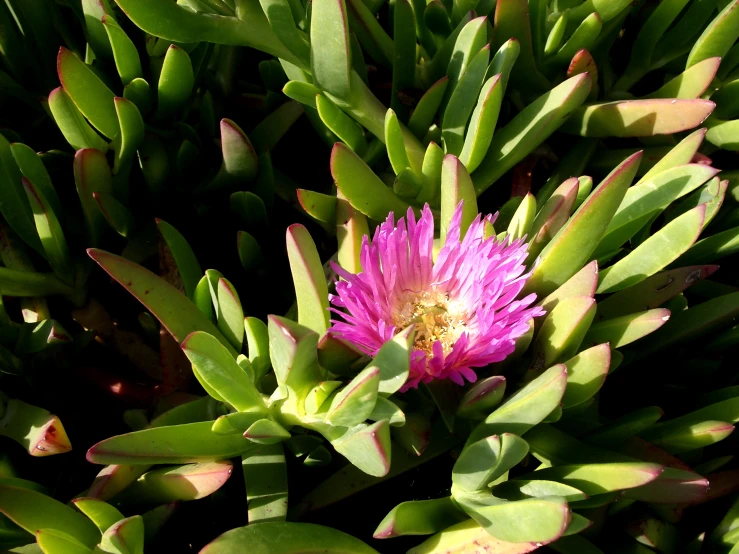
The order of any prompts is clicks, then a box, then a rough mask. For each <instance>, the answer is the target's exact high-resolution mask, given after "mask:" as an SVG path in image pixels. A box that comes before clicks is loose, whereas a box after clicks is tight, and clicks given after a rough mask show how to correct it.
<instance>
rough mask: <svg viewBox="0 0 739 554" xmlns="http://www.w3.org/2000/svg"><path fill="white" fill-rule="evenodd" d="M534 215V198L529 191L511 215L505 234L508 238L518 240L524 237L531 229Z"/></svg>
mask: <svg viewBox="0 0 739 554" xmlns="http://www.w3.org/2000/svg"><path fill="white" fill-rule="evenodd" d="M535 217H536V199H535V198H534V195H533V194H531V193H530V192H529V193H527V194H526V196H524V197H523V199H522V200H521V203H520V204H519V205H518V208H516V211H515V212H514V213H513V217H511V221H510V223H508V228H507V229H506V234H507V235H508V237H510V240H518V239H522V238H524V237H525V236H526V235H528V234H529V232H530V231H531V227H532V225H533V224H534V218H535Z"/></svg>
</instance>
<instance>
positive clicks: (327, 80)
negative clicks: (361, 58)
mask: <svg viewBox="0 0 739 554" xmlns="http://www.w3.org/2000/svg"><path fill="white" fill-rule="evenodd" d="M346 17H347V16H346V5H345V3H344V0H318V1H317V2H315V3H314V4H313V5H312V8H311V25H310V42H311V73H312V75H313V81H314V83H315V85H316V86H317V87H318V88H320V89H322V90H325V91H326V92H328V93H330V94H332V95H333V96H336V97H337V98H341V99H343V100H346V99H348V98H349V89H350V84H349V73H350V72H351V57H350V55H349V29H348V23H347V19H346Z"/></svg>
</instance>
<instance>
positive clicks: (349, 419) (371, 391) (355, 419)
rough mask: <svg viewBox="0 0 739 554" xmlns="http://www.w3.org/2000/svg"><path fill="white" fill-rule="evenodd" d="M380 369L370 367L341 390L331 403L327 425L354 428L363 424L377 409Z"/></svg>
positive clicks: (327, 415)
mask: <svg viewBox="0 0 739 554" xmlns="http://www.w3.org/2000/svg"><path fill="white" fill-rule="evenodd" d="M379 384H380V369H379V368H378V367H376V366H375V367H373V366H369V367H367V368H365V369H364V370H362V371H361V372H360V373H359V375H357V376H356V377H355V378H354V379H352V380H351V382H350V383H349V384H348V385H347V386H346V387H344V388H343V389H341V390H340V391H339V393H338V394H337V395H336V396H335V397H334V399H333V400H332V401H331V406H330V407H329V409H328V412H327V413H326V419H325V421H326V423H328V424H330V425H335V426H345V427H352V426H353V425H357V424H359V423H361V422H363V421H364V420H365V419H367V418H368V417H369V415H370V414H371V413H372V411H373V410H374V409H375V403H376V402H377V393H378V387H379Z"/></svg>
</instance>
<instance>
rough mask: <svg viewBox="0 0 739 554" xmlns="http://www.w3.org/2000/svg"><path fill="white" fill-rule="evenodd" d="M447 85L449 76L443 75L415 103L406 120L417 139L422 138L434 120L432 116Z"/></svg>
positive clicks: (434, 114)
mask: <svg viewBox="0 0 739 554" xmlns="http://www.w3.org/2000/svg"><path fill="white" fill-rule="evenodd" d="M447 86H449V77H446V76H444V77H442V78H441V79H439V80H438V81H436V82H435V83H434V84H433V85H431V86H430V87H429V88H428V90H427V91H426V92H425V93H424V94H423V96H422V97H421V99H420V100H419V101H418V104H416V108H415V109H414V110H413V113H412V114H411V118H410V120H409V121H408V128H409V129H410V130H411V132H412V133H413V134H414V135H416V137H418V138H419V139H421V140H423V137H424V136H426V133H427V132H428V130H429V127H430V126H431V124H432V123H433V122H434V117H435V116H436V112H437V111H439V106H441V101H442V99H443V98H444V94H445V92H446V89H447Z"/></svg>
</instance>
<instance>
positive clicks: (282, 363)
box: [267, 315, 325, 396]
mask: <svg viewBox="0 0 739 554" xmlns="http://www.w3.org/2000/svg"><path fill="white" fill-rule="evenodd" d="M267 328H268V330H269V354H270V359H271V361H272V367H274V370H275V376H276V377H277V381H278V382H279V383H281V384H285V385H287V386H288V387H290V388H292V389H293V390H294V391H295V392H296V393H298V395H299V396H305V395H306V394H308V392H309V391H310V390H311V389H312V388H313V387H314V386H316V385H317V384H318V383H320V382H321V381H325V379H324V378H323V375H322V374H321V369H320V368H319V366H318V360H317V355H316V346H317V344H318V334H317V333H315V332H314V331H312V330H311V329H308V328H307V327H304V326H302V325H300V324H298V323H295V322H293V321H290V320H288V319H285V318H282V317H278V316H273V315H271V316H269V319H268V324H267Z"/></svg>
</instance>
